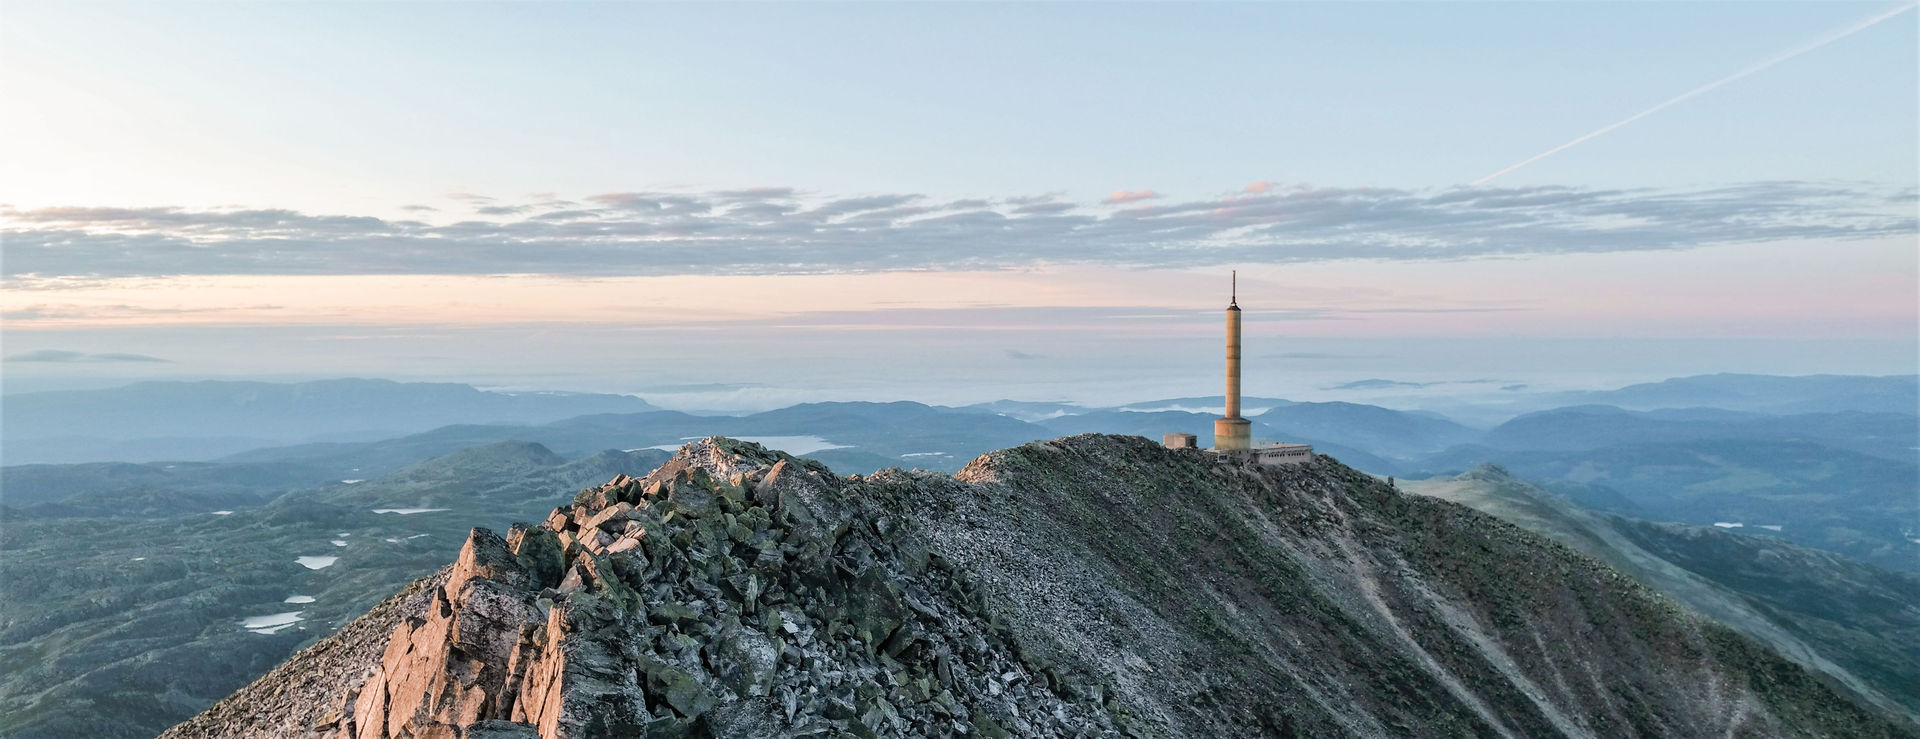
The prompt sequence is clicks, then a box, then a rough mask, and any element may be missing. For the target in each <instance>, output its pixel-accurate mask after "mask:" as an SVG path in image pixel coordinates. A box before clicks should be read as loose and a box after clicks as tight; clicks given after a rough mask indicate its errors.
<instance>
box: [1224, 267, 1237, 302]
mask: <svg viewBox="0 0 1920 739" xmlns="http://www.w3.org/2000/svg"><path fill="white" fill-rule="evenodd" d="M1232 275H1233V276H1232V277H1229V278H1228V279H1230V280H1232V282H1229V283H1227V284H1228V285H1229V287H1228V292H1227V305H1239V304H1240V270H1237V269H1236V270H1234V271H1233V272H1232Z"/></svg>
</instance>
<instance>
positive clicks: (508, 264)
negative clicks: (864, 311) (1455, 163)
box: [0, 182, 1917, 279]
mask: <svg viewBox="0 0 1920 739" xmlns="http://www.w3.org/2000/svg"><path fill="white" fill-rule="evenodd" d="M1256 184H1258V185H1260V187H1253V186H1248V187H1247V188H1245V190H1244V191H1243V192H1241V193H1236V194H1234V195H1230V196H1221V197H1218V198H1211V199H1202V200H1191V201H1187V202H1163V201H1156V202H1153V203H1148V202H1144V200H1145V197H1143V196H1142V194H1143V193H1144V194H1146V195H1152V191H1150V190H1143V191H1139V192H1137V193H1127V195H1128V197H1125V198H1108V199H1107V200H1108V202H1103V203H1076V202H1071V201H1066V200H1062V199H1060V198H1058V197H1056V196H1037V197H1012V198H1002V199H995V200H985V199H980V200H958V201H936V200H933V199H930V198H927V197H923V196H920V195H913V194H886V195H865V196H858V197H840V198H827V197H817V196H812V195H808V194H805V193H801V192H798V191H795V190H793V189H789V188H758V189H750V190H712V191H702V192H630V193H608V194H602V195H596V196H593V197H589V198H585V199H584V201H583V202H574V201H565V200H559V199H555V198H553V197H550V196H545V195H542V196H539V197H536V198H530V199H529V201H528V202H519V203H515V202H505V201H502V200H498V199H494V198H488V197H485V196H479V195H468V194H462V197H461V198H460V199H461V200H462V201H463V202H464V207H465V208H466V209H468V210H469V212H471V213H472V214H473V215H474V218H473V219H471V220H462V221H456V222H449V223H428V222H425V221H417V220H392V219H382V218H375V217H370V216H348V215H314V214H308V213H302V212H298V211H293V210H280V209H264V210H191V209H185V208H176V207H152V208H106V207H60V208H44V209H36V210H16V209H12V208H5V207H0V240H4V241H3V243H4V248H5V260H4V275H5V276H6V277H7V278H9V279H19V278H75V277H140V276H160V275H206V274H243V275H263V274H292V275H325V274H335V275H338V274H514V273H538V274H556V275H578V276H600V275H675V274H695V273H705V274H811V273H831V272H872V271H897V270H953V269H999V268H1013V267H1021V266H1028V265H1034V264H1043V263H1052V264H1060V263H1101V264H1107V265H1116V264H1117V265H1133V266H1142V267H1167V266H1205V265H1219V264H1261V263H1265V264H1273V263H1289V262H1303V261H1325V260H1343V259H1394V260H1434V259H1462V258H1473V257H1488V256H1518V255H1538V254H1564V253H1590V252H1619V251H1647V250H1673V249H1688V248H1693V247H1699V246H1707V245H1716V244H1740V243H1758V242H1770V241H1782V240H1795V239H1816V240H1818V239H1824V240H1842V239H1862V238H1882V237H1895V236H1904V235H1911V234H1913V233H1914V232H1915V230H1916V228H1917V226H1916V220H1915V218H1914V216H1913V207H1914V203H1915V200H1916V194H1915V192H1914V191H1913V190H1912V189H1905V190H1899V191H1889V190H1887V189H1884V188H1879V187H1875V186H1871V185H1863V184H1853V183H1814V182H1759V183H1749V184H1743V185H1735V186H1727V187H1717V188H1707V189H1695V190H1655V189H1634V190H1597V189H1584V188H1573V187H1531V188H1487V187H1480V188H1450V189H1441V190H1402V189H1390V188H1311V187H1305V186H1296V187H1283V186H1278V185H1275V186H1267V185H1266V183H1256ZM1155 197H1157V196H1155ZM409 209H410V210H417V209H416V208H415V207H413V206H409ZM454 210H459V208H458V207H456V208H454ZM418 212H427V211H418Z"/></svg>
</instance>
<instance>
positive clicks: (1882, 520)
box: [1413, 439, 1920, 572]
mask: <svg viewBox="0 0 1920 739" xmlns="http://www.w3.org/2000/svg"><path fill="white" fill-rule="evenodd" d="M1488 461H1494V462H1498V463H1499V464H1500V466H1502V467H1505V468H1507V469H1510V470H1513V471H1514V473H1515V474H1518V475H1519V476H1521V477H1524V478H1526V479H1528V480H1534V481H1537V482H1539V483H1540V484H1542V485H1544V486H1546V487H1547V488H1548V489H1551V490H1554V491H1556V492H1563V493H1565V494H1566V495H1568V497H1571V498H1573V499H1574V500H1576V501H1578V502H1580V503H1582V504H1583V505H1586V506H1588V507H1590V508H1596V509H1607V510H1612V511H1615V512H1620V513H1627V514H1630V515H1634V516H1639V517H1643V518H1649V519H1656V520H1665V521H1678V522H1682V523H1690V524H1695V525H1700V526H1706V525H1711V524H1715V523H1727V524H1743V525H1745V526H1747V527H1752V528H1759V527H1761V526H1769V527H1778V528H1777V529H1775V530H1776V531H1778V533H1779V535H1780V536H1782V537H1785V538H1787V539H1789V540H1791V541H1793V542H1795V543H1797V544H1800V545H1802V546H1810V547H1818V548H1820V549H1825V550H1827V551H1830V552H1838V553H1840V554H1843V555H1846V556H1848V557H1852V558H1855V559H1859V560H1862V561H1865V562H1867V563H1869V564H1873V565H1878V566H1880V567H1884V568H1886V569H1889V570H1895V571H1902V572H1914V571H1920V543H1917V542H1915V541H1913V538H1914V533H1913V526H1914V525H1915V522H1916V521H1920V499H1916V498H1915V496H1914V480H1915V479H1916V478H1917V477H1920V470H1917V469H1916V467H1915V465H1914V464H1913V463H1912V462H1898V461H1894V460H1889V459H1882V458H1879V457H1870V456H1866V455H1862V454H1856V453H1853V452H1848V451H1843V450H1840V449H1833V448H1830V447H1824V446H1820V445H1818V444H1809V443H1805V442H1781V441H1763V440H1749V439H1737V440H1736V439H1709V440H1701V441H1683V442H1673V443H1668V444H1632V445H1622V446H1613V447H1606V448H1602V449H1591V450H1585V451H1569V452H1552V451H1496V450H1489V449H1485V448H1478V447H1459V448H1456V449H1451V450H1448V451H1447V452H1445V453H1442V454H1437V455H1434V456H1432V457H1429V458H1427V459H1425V460H1422V461H1421V462H1420V463H1419V464H1418V465H1413V467H1415V468H1417V469H1423V470H1425V471H1426V473H1427V475H1434V474H1453V473H1458V472H1460V471H1462V470H1466V469H1471V468H1472V467H1475V466H1477V465H1478V464H1480V463H1482V462H1488Z"/></svg>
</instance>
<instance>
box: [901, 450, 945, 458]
mask: <svg viewBox="0 0 1920 739" xmlns="http://www.w3.org/2000/svg"><path fill="white" fill-rule="evenodd" d="M951 456H953V455H951V454H948V453H946V452H913V453H911V454H902V455H900V458H901V459H906V458H908V457H951Z"/></svg>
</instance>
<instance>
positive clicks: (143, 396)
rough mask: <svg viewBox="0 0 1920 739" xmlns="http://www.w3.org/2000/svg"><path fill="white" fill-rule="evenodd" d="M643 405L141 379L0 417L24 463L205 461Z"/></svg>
mask: <svg viewBox="0 0 1920 739" xmlns="http://www.w3.org/2000/svg"><path fill="white" fill-rule="evenodd" d="M650 409H652V406H649V405H647V403H646V401H643V400H640V399H639V398H635V397H631V396H625V395H589V394H572V393H515V394H509V393H498V392H487V391H482V390H478V389H475V388H473V387H472V386H469V385H458V384H451V383H401V382H393V381H389V380H363V379H342V380H322V381H317V382H302V383H266V382H226V381H204V382H143V383H136V384H133V385H128V386H125V387H120V388H113V389H108V390H73V391H57V392H41V393H21V394H15V395H8V396H6V400H5V403H4V404H3V406H0V422H3V423H4V429H5V434H6V438H5V449H6V455H7V459H6V461H7V462H9V463H13V464H20V463H27V462H83V461H146V460H151V459H208V458H212V457H217V456H222V455H226V454H231V453H233V452H236V451H239V450H240V449H242V448H245V447H244V446H242V447H239V448H236V447H237V445H243V444H244V445H248V446H263V445H266V444H287V443H292V442H304V441H326V440H333V441H353V440H368V439H376V438H382V437H389V436H397V435H400V434H407V433H413V432H418V431H425V430H428V429H432V428H437V427H440V426H447V425H451V424H461V423H509V424H528V423H546V422H550V421H555V420H559V419H563V418H570V417H573V416H578V415H581V414H585V413H595V412H599V413H605V412H610V411H621V412H638V411H645V410H650ZM103 455H106V456H103Z"/></svg>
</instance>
